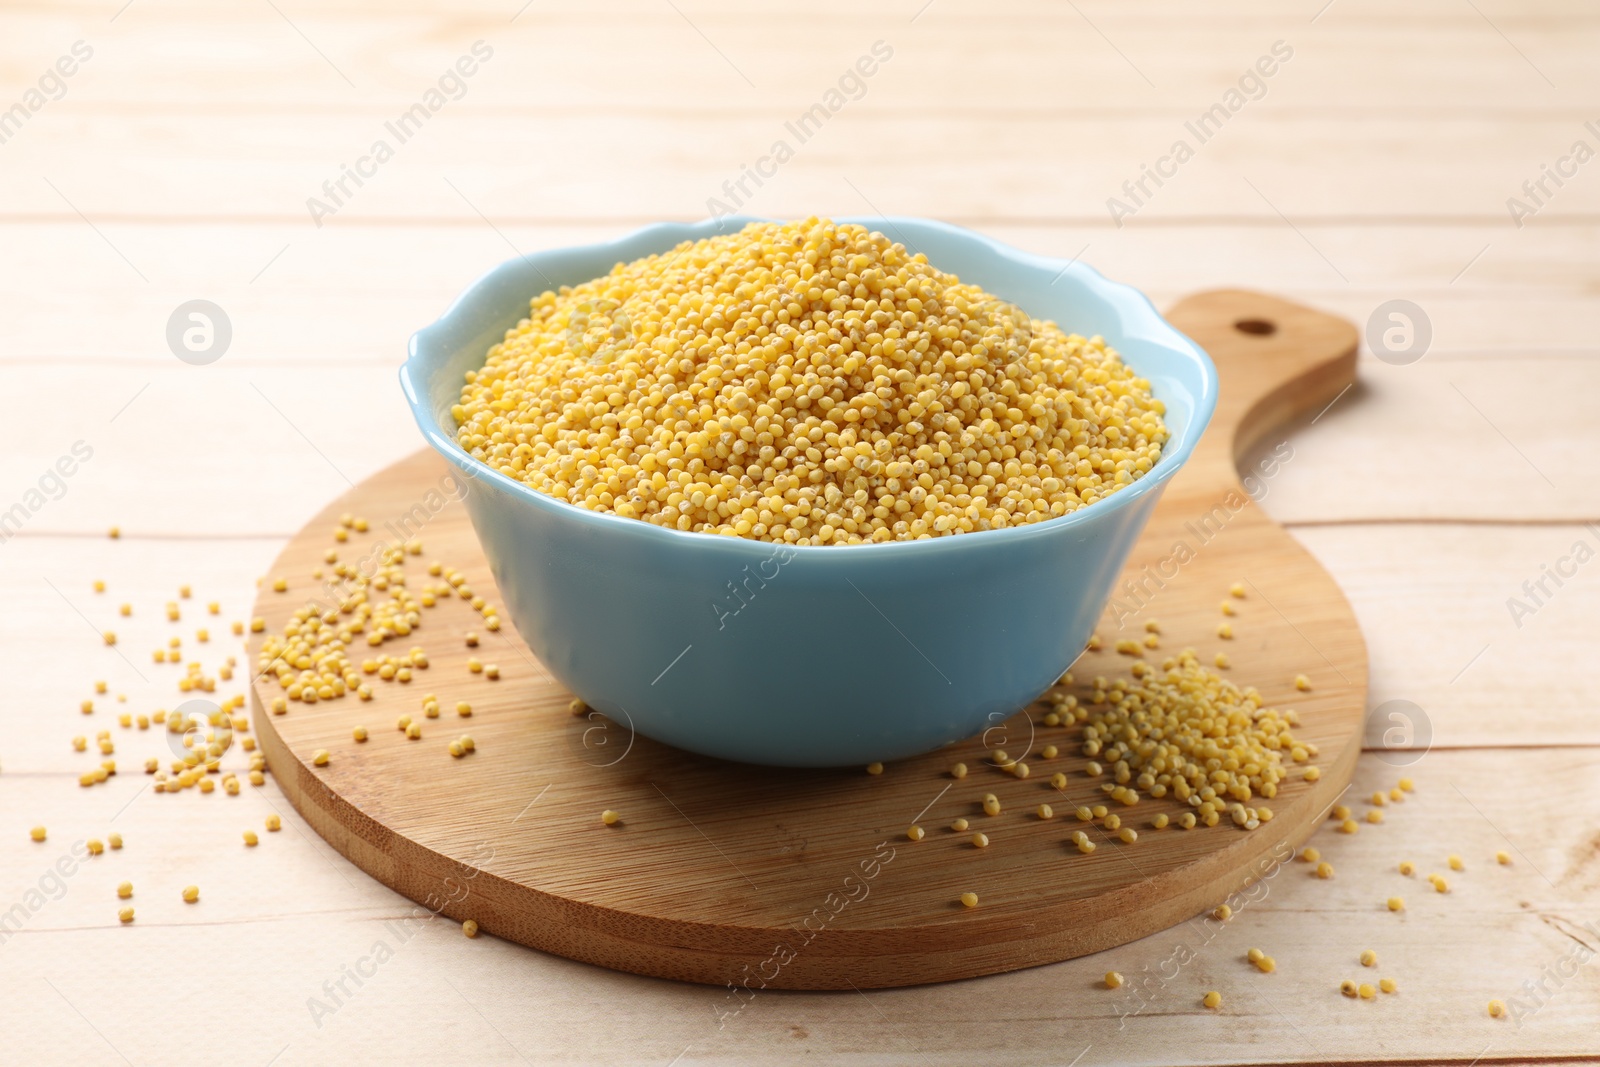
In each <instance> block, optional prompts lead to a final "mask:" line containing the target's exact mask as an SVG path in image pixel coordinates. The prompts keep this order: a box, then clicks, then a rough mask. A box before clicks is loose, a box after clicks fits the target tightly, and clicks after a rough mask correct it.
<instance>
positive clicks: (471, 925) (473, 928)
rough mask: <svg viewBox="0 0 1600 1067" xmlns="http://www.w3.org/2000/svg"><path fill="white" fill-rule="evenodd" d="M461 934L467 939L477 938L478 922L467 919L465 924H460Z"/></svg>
mask: <svg viewBox="0 0 1600 1067" xmlns="http://www.w3.org/2000/svg"><path fill="white" fill-rule="evenodd" d="M461 932H462V933H463V934H465V935H466V936H468V937H477V936H478V921H477V920H476V919H468V920H467V921H466V922H464V923H462V924H461Z"/></svg>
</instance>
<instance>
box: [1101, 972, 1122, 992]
mask: <svg viewBox="0 0 1600 1067" xmlns="http://www.w3.org/2000/svg"><path fill="white" fill-rule="evenodd" d="M1105 983H1106V988H1107V989H1120V988H1121V987H1122V975H1120V974H1118V973H1117V972H1116V971H1107V972H1106V977H1105Z"/></svg>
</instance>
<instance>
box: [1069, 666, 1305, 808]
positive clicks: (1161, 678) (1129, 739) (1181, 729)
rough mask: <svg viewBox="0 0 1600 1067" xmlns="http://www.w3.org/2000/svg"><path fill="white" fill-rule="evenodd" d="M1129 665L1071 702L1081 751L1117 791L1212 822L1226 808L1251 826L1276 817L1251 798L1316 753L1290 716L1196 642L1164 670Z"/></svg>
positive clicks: (1268, 793)
mask: <svg viewBox="0 0 1600 1067" xmlns="http://www.w3.org/2000/svg"><path fill="white" fill-rule="evenodd" d="M1133 674H1134V676H1133V677H1132V678H1118V679H1115V680H1109V679H1106V678H1095V679H1094V680H1093V683H1092V691H1091V693H1090V694H1089V702H1088V704H1087V705H1076V702H1075V701H1074V702H1072V704H1069V705H1066V706H1067V707H1070V709H1071V710H1072V711H1073V713H1074V717H1075V718H1076V719H1078V721H1080V722H1083V724H1084V731H1083V736H1084V744H1083V753H1084V755H1086V756H1088V757H1090V758H1091V759H1094V760H1097V761H1099V762H1100V763H1102V764H1103V765H1104V767H1105V770H1106V772H1107V773H1109V774H1111V775H1113V776H1114V777H1115V780H1116V782H1117V783H1118V785H1117V786H1116V787H1115V788H1116V792H1114V793H1113V794H1112V796H1113V797H1114V798H1115V799H1117V800H1119V801H1121V802H1122V803H1124V804H1131V803H1137V801H1138V798H1139V795H1140V793H1144V794H1147V795H1149V796H1152V797H1164V796H1167V795H1169V794H1170V795H1171V796H1172V797H1174V798H1175V799H1177V800H1178V801H1180V802H1183V803H1186V804H1188V805H1190V806H1191V807H1193V808H1194V809H1195V813H1196V815H1197V817H1198V819H1199V821H1200V822H1202V823H1204V824H1205V825H1207V826H1215V825H1216V824H1217V823H1219V822H1221V821H1222V819H1223V818H1224V817H1228V818H1230V819H1231V821H1232V822H1233V823H1234V824H1235V825H1237V826H1241V827H1243V828H1245V829H1251V830H1253V829H1255V828H1256V827H1257V826H1258V825H1260V824H1261V823H1263V822H1266V821H1267V820H1269V819H1271V818H1272V813H1271V811H1270V809H1267V808H1264V807H1261V806H1259V805H1257V806H1253V807H1252V806H1249V802H1250V801H1251V800H1252V799H1254V798H1256V797H1262V798H1265V799H1269V800H1270V799H1271V798H1272V797H1274V796H1276V795H1277V791H1278V783H1279V782H1281V781H1283V779H1284V776H1285V774H1286V773H1287V768H1286V767H1285V763H1286V762H1288V761H1295V762H1298V761H1302V760H1305V759H1307V758H1309V756H1310V755H1314V754H1315V750H1314V746H1310V745H1307V744H1305V743H1302V742H1299V741H1296V740H1295V738H1294V735H1293V732H1292V728H1291V725H1290V722H1289V719H1288V717H1287V716H1286V715H1285V714H1283V713H1280V712H1279V711H1277V710H1276V709H1275V708H1264V707H1262V706H1261V704H1262V701H1261V696H1260V694H1259V693H1257V692H1256V691H1255V690H1254V689H1253V688H1252V689H1241V688H1239V687H1238V686H1237V685H1235V684H1234V683H1233V682H1231V681H1229V680H1228V679H1226V678H1224V677H1222V676H1221V675H1220V674H1218V673H1216V672H1215V671H1213V670H1211V669H1210V668H1208V667H1206V666H1204V665H1203V664H1202V663H1201V662H1200V661H1199V658H1198V657H1197V656H1196V654H1195V651H1194V650H1193V649H1189V648H1186V649H1184V650H1183V651H1182V652H1180V653H1179V654H1178V655H1177V656H1173V657H1169V658H1167V659H1165V660H1163V661H1162V663H1161V666H1160V668H1159V669H1157V668H1155V667H1152V666H1149V665H1147V664H1143V663H1138V664H1135V665H1134V672H1133Z"/></svg>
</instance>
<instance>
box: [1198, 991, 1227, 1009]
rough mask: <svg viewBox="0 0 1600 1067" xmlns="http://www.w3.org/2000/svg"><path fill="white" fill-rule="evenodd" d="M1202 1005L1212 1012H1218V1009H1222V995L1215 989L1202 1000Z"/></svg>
mask: <svg viewBox="0 0 1600 1067" xmlns="http://www.w3.org/2000/svg"><path fill="white" fill-rule="evenodd" d="M1200 1003H1202V1004H1204V1005H1205V1006H1206V1007H1208V1008H1210V1009H1211V1010H1212V1011H1216V1010H1217V1009H1218V1008H1220V1007H1222V994H1221V993H1218V992H1217V991H1216V990H1215V989H1213V990H1211V992H1209V993H1207V994H1206V995H1205V996H1204V997H1202V998H1201V1000H1200Z"/></svg>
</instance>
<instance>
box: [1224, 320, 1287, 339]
mask: <svg viewBox="0 0 1600 1067" xmlns="http://www.w3.org/2000/svg"><path fill="white" fill-rule="evenodd" d="M1233 328H1234V329H1235V330H1238V331H1239V332H1240V333H1247V334H1250V335H1251V336H1252V337H1271V336H1272V335H1273V334H1275V333H1277V332H1278V324H1277V323H1275V322H1272V321H1271V320H1269V319H1240V320H1239V321H1238V322H1236V323H1234V324H1233Z"/></svg>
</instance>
